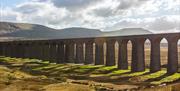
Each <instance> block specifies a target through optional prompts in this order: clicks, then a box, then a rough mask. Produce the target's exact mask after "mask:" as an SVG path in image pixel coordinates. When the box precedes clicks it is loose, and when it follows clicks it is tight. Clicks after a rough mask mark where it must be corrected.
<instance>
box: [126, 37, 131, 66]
mask: <svg viewBox="0 0 180 91" xmlns="http://www.w3.org/2000/svg"><path fill="white" fill-rule="evenodd" d="M127 60H128V66H130V65H131V63H132V41H131V40H128V42H127Z"/></svg>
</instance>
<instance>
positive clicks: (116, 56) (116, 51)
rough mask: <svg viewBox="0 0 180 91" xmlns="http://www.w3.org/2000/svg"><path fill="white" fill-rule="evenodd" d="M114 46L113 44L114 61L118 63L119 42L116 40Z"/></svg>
mask: <svg viewBox="0 0 180 91" xmlns="http://www.w3.org/2000/svg"><path fill="white" fill-rule="evenodd" d="M114 46H115V48H114V49H115V63H116V64H118V50H119V43H118V41H117V40H116V41H115V44H114Z"/></svg>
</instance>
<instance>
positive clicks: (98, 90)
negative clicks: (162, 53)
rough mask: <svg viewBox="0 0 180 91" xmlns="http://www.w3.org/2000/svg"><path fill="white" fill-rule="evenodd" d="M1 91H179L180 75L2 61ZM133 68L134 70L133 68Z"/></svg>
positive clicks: (104, 67)
mask: <svg viewBox="0 0 180 91" xmlns="http://www.w3.org/2000/svg"><path fill="white" fill-rule="evenodd" d="M0 64H1V65H0V91H121V90H123V91H124V90H125V91H126V90H142V91H154V90H159V91H163V90H166V91H172V90H173V91H178V89H179V88H180V84H179V82H180V73H175V74H173V75H167V74H166V69H162V70H161V71H158V72H155V73H149V69H146V71H144V72H134V73H132V72H131V71H130V69H128V70H118V69H117V67H116V66H108V67H107V66H103V65H97V66H95V65H82V64H54V63H48V61H42V60H37V59H21V58H9V57H0ZM129 68H130V67H129Z"/></svg>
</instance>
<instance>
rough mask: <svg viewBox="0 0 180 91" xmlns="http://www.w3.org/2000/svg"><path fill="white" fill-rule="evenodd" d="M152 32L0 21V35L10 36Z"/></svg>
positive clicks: (42, 36) (99, 35)
mask: <svg viewBox="0 0 180 91" xmlns="http://www.w3.org/2000/svg"><path fill="white" fill-rule="evenodd" d="M140 34H152V32H150V31H148V30H145V29H142V28H125V29H120V30H116V31H110V32H102V31H100V30H99V29H88V28H82V27H71V28H64V29H53V28H49V27H46V26H43V25H37V24H27V23H9V22H0V36H1V37H11V38H48V39H53V38H61V39H62V38H79V37H102V36H126V35H140Z"/></svg>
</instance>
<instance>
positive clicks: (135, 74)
mask: <svg viewBox="0 0 180 91" xmlns="http://www.w3.org/2000/svg"><path fill="white" fill-rule="evenodd" d="M148 72H149V69H146V70H145V71H142V72H130V73H127V74H122V75H121V77H134V76H140V75H143V74H145V73H148Z"/></svg>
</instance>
